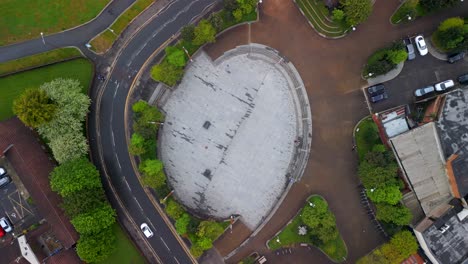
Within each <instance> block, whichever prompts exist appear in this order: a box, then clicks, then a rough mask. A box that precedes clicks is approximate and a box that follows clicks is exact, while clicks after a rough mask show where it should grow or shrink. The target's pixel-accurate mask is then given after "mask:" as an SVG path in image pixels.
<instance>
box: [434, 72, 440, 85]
mask: <svg viewBox="0 0 468 264" xmlns="http://www.w3.org/2000/svg"><path fill="white" fill-rule="evenodd" d="M434 74H435V76H436V80H437V81H438V82H439V81H440V77H439V72H438V71H435V72H434Z"/></svg>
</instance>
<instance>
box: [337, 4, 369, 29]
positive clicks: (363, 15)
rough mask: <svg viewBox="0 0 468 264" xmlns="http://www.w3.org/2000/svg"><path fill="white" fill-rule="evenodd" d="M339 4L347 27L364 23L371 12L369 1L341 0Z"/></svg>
mask: <svg viewBox="0 0 468 264" xmlns="http://www.w3.org/2000/svg"><path fill="white" fill-rule="evenodd" d="M341 4H342V5H343V11H344V13H345V14H346V22H347V23H348V24H349V25H357V24H360V23H362V22H364V21H366V20H367V18H368V17H369V15H370V14H371V12H372V3H371V1H370V0H342V1H341Z"/></svg>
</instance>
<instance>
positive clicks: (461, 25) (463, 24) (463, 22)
mask: <svg viewBox="0 0 468 264" xmlns="http://www.w3.org/2000/svg"><path fill="white" fill-rule="evenodd" d="M432 43H433V44H434V46H435V47H436V48H437V49H438V50H440V51H441V52H445V53H453V52H461V51H464V50H467V49H468V21H467V19H463V18H461V17H452V18H448V19H446V20H444V21H443V22H442V23H440V25H439V27H438V28H437V30H436V31H435V32H434V33H433V34H432Z"/></svg>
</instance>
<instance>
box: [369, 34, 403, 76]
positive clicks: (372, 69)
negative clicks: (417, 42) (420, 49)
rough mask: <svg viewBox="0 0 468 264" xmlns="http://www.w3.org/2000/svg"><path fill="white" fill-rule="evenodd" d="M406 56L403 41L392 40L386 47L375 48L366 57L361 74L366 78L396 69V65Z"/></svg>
mask: <svg viewBox="0 0 468 264" xmlns="http://www.w3.org/2000/svg"><path fill="white" fill-rule="evenodd" d="M407 58H408V52H407V51H406V49H405V45H404V44H403V42H402V41H396V42H393V43H392V44H391V45H389V46H388V47H385V48H382V49H379V50H377V51H376V52H374V53H373V54H372V55H371V56H370V57H369V58H368V59H367V64H366V65H365V66H364V69H363V73H362V76H363V77H364V78H366V79H368V78H375V76H378V75H383V74H386V73H388V72H390V71H391V70H394V69H396V67H397V65H398V64H399V63H402V62H404V61H405V60H406V59H407Z"/></svg>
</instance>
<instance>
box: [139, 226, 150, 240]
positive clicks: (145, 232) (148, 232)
mask: <svg viewBox="0 0 468 264" xmlns="http://www.w3.org/2000/svg"><path fill="white" fill-rule="evenodd" d="M140 228H141V231H143V234H145V236H146V237H147V238H150V237H153V231H151V229H150V228H149V226H148V224H146V223H143V224H141V226H140Z"/></svg>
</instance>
